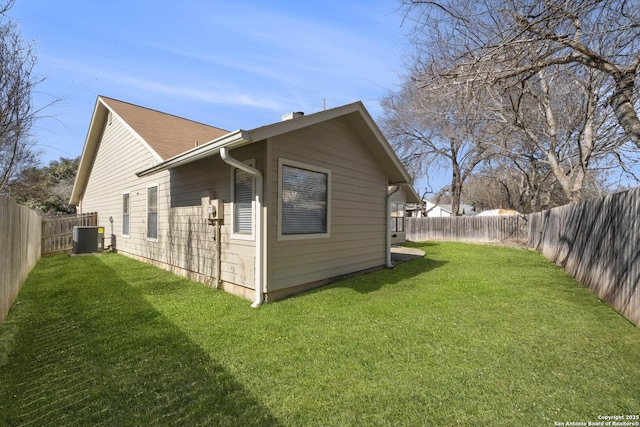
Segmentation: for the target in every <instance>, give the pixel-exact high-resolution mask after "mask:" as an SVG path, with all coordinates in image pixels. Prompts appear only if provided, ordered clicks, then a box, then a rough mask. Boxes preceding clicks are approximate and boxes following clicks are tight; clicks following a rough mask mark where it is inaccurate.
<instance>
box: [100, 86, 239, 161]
mask: <svg viewBox="0 0 640 427" xmlns="http://www.w3.org/2000/svg"><path fill="white" fill-rule="evenodd" d="M100 99H102V101H103V102H104V103H105V104H107V105H108V106H109V108H111V109H112V110H113V111H114V112H115V113H116V114H117V115H118V116H120V117H121V118H122V119H123V120H124V121H125V122H126V123H127V124H128V125H129V126H131V128H132V129H133V130H134V131H135V132H136V133H137V134H138V135H140V137H142V139H144V141H145V142H146V143H147V144H149V146H150V147H151V148H152V149H153V150H154V151H155V152H156V153H157V154H158V155H159V156H160V157H161V158H162V159H163V160H167V159H169V158H171V157H173V156H176V155H178V154H180V153H183V152H185V151H187V150H189V149H191V148H193V147H195V146H196V141H197V142H198V144H204V143H205V142H208V141H211V140H214V139H216V138H219V137H221V136H222V135H226V134H227V133H229V132H228V131H226V130H223V129H220V128H216V127H213V126H209V125H205V124H202V123H198V122H194V121H192V120H188V119H184V118H182V117H178V116H174V115H171V114H167V113H162V112H160V111H156V110H152V109H149V108H145V107H140V106H138V105H134V104H129V103H127V102H123V101H118V100H116V99H112V98H107V97H104V96H100Z"/></svg>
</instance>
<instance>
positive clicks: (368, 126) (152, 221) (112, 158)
mask: <svg viewBox="0 0 640 427" xmlns="http://www.w3.org/2000/svg"><path fill="white" fill-rule="evenodd" d="M407 202H409V203H417V202H419V198H418V197H417V195H416V193H415V191H414V190H413V188H412V187H411V182H410V177H409V175H408V173H407V171H406V170H405V168H404V167H403V166H402V164H401V162H400V160H399V159H398V157H397V156H396V154H395V153H394V152H393V149H392V148H391V146H390V145H389V143H388V142H387V141H386V139H385V137H384V136H383V134H382V132H381V131H380V129H379V128H378V126H377V125H376V124H375V122H374V120H373V119H372V118H371V116H370V115H369V113H368V112H367V110H366V109H365V107H364V105H363V104H362V103H361V102H356V103H353V104H347V105H344V106H341V107H338V108H333V109H330V110H326V111H322V112H319V113H315V114H310V115H304V114H301V113H292V114H288V115H285V116H283V121H279V122H276V123H273V124H271V125H268V126H263V127H259V128H256V129H251V130H242V129H239V130H236V131H232V132H229V131H226V130H223V129H220V128H216V127H212V126H208V125H204V124H201V123H196V122H193V121H190V120H187V119H183V118H180V117H176V116H173V115H170V114H166V113H162V112H159V111H155V110H151V109H148V108H144V107H141V106H137V105H133V104H129V103H126V102H122V101H118V100H115V99H111V98H107V97H103V96H99V97H98V98H97V101H96V104H95V108H94V111H93V116H92V119H91V123H90V126H89V131H88V134H87V139H86V141H85V146H84V149H83V152H82V157H81V160H80V165H79V169H78V174H77V176H76V181H75V184H74V188H73V193H72V196H71V203H74V204H76V205H77V207H78V212H79V213H85V212H97V213H98V224H99V225H100V226H103V227H105V230H106V232H107V234H109V233H111V235H112V239H111V245H112V247H113V248H114V249H115V250H117V251H118V252H120V253H123V254H125V255H128V256H131V257H134V258H137V259H140V260H143V261H146V262H149V263H153V264H155V265H157V266H160V267H162V268H165V269H168V270H170V271H173V272H176V273H180V274H183V275H186V276H188V277H191V278H193V279H196V280H200V281H202V282H206V283H210V284H212V285H213V286H216V287H221V288H223V289H224V290H226V291H229V292H231V293H234V294H237V295H240V296H243V297H245V298H247V299H250V300H254V306H257V305H259V304H261V303H262V302H263V301H265V300H269V301H273V300H276V299H279V298H283V297H285V296H287V295H290V294H293V293H297V292H301V291H304V290H306V289H310V288H313V287H317V286H320V285H323V284H326V283H329V282H331V281H335V280H337V279H339V278H343V277H346V276H348V275H352V274H359V273H362V272H366V271H371V270H375V269H378V268H381V267H384V266H385V265H386V266H390V265H391V255H390V247H391V244H392V240H393V241H394V242H400V241H403V239H404V233H403V231H404V224H403V223H402V221H400V222H398V220H397V217H398V214H397V212H399V211H400V208H399V206H404V204H406V203H407ZM402 212H404V210H402ZM402 220H404V218H402ZM401 223H402V225H400V224H401ZM399 227H402V230H400V228H399ZM107 240H108V239H107ZM107 244H109V241H107Z"/></svg>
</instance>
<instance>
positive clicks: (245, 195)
mask: <svg viewBox="0 0 640 427" xmlns="http://www.w3.org/2000/svg"><path fill="white" fill-rule="evenodd" d="M245 163H247V164H248V165H249V166H251V167H254V166H253V163H254V162H253V161H247V162H245ZM254 197H255V182H254V177H253V175H251V174H250V173H248V172H245V171H243V170H241V169H234V170H233V233H234V234H236V236H235V237H241V238H242V236H245V237H247V236H251V235H253V199H254Z"/></svg>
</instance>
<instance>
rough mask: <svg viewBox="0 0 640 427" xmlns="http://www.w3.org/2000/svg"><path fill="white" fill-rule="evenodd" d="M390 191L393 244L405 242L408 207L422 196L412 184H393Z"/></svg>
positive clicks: (390, 226)
mask: <svg viewBox="0 0 640 427" xmlns="http://www.w3.org/2000/svg"><path fill="white" fill-rule="evenodd" d="M388 191H389V221H390V224H389V231H390V232H391V244H393V245H398V244H403V243H405V242H406V241H407V238H406V230H405V227H406V218H407V217H408V215H407V212H408V208H409V206H411V205H415V200H420V196H418V193H416V191H415V190H414V189H413V187H412V186H410V185H401V186H392V187H389V189H388ZM407 202H409V203H407Z"/></svg>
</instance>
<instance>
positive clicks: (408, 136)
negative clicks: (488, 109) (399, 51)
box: [382, 71, 491, 214]
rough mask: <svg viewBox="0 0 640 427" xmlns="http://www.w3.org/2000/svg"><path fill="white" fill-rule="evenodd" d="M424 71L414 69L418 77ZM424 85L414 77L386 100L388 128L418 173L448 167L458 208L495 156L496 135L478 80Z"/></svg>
mask: <svg viewBox="0 0 640 427" xmlns="http://www.w3.org/2000/svg"><path fill="white" fill-rule="evenodd" d="M416 73H420V71H414V75H416ZM465 85H466V87H464V88H455V90H452V89H451V88H449V87H447V86H446V85H442V86H438V85H434V86H430V87H425V86H419V85H416V84H415V82H414V81H413V80H409V81H408V82H407V83H406V85H405V87H404V88H403V90H402V91H400V92H399V93H398V94H396V95H392V96H389V97H388V98H386V99H385V100H383V102H382V105H383V107H384V109H385V117H384V119H383V121H382V122H383V123H382V126H383V129H384V130H385V132H386V134H387V137H388V138H389V140H390V141H391V143H392V144H393V146H394V148H395V149H396V151H397V152H398V154H399V155H400V158H401V159H402V161H403V163H404V164H405V165H406V166H407V167H408V169H409V170H410V171H411V172H412V173H413V175H414V176H415V177H420V176H424V175H426V174H427V173H434V172H435V170H436V169H439V168H442V167H445V168H447V169H448V170H450V171H451V184H450V185H449V187H448V189H449V191H450V193H451V202H452V208H451V209H452V212H454V213H455V214H457V212H459V207H460V197H461V194H462V186H463V184H464V182H465V180H466V179H467V177H468V176H469V175H470V174H471V173H472V172H473V170H474V169H475V168H476V167H477V166H478V165H479V164H481V163H482V161H484V160H485V159H486V158H488V156H490V150H489V147H490V146H491V144H490V143H491V136H490V134H489V133H488V132H487V128H488V126H489V124H488V122H487V121H486V119H485V117H484V111H485V109H484V108H482V107H481V105H480V104H479V103H480V102H481V101H482V97H480V96H478V91H477V88H476V87H474V85H473V84H468V83H467V84H465Z"/></svg>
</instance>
